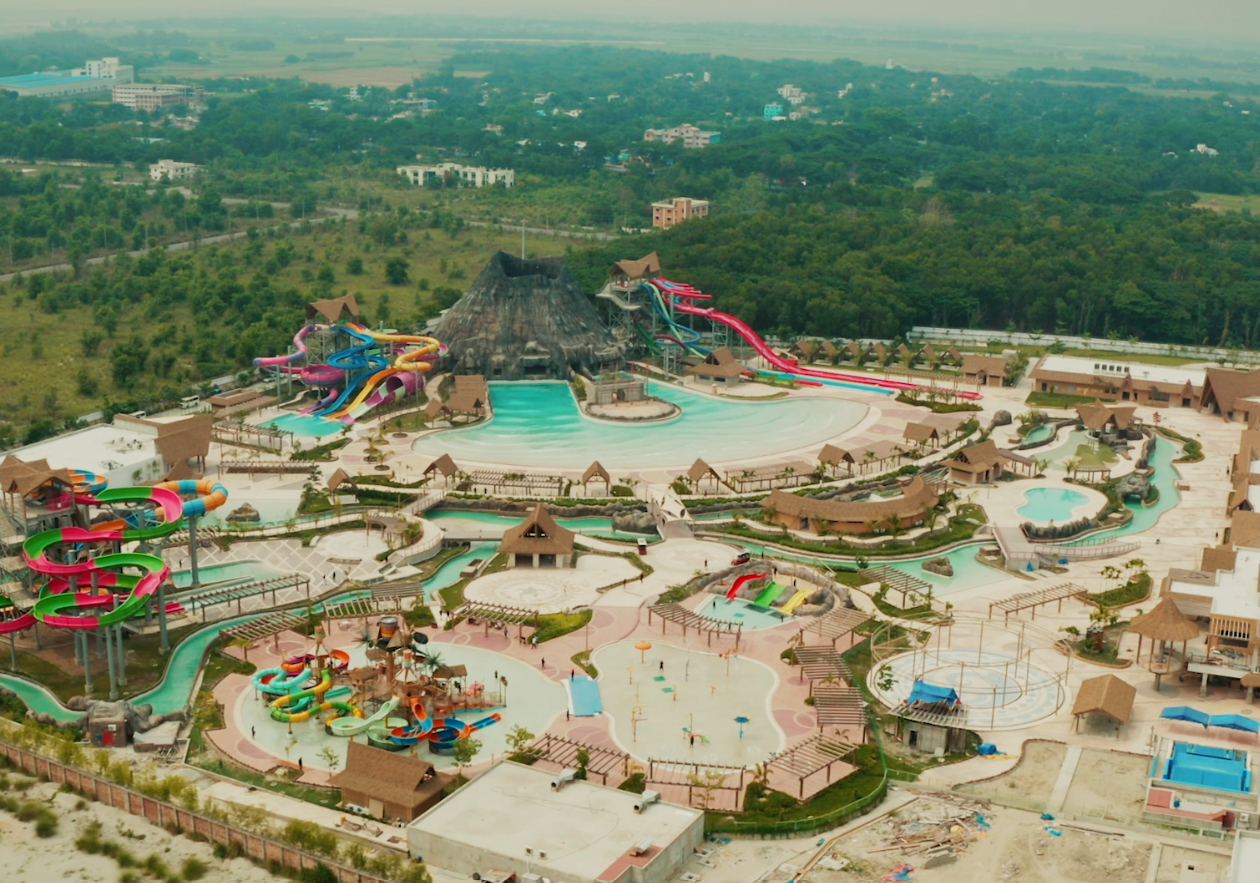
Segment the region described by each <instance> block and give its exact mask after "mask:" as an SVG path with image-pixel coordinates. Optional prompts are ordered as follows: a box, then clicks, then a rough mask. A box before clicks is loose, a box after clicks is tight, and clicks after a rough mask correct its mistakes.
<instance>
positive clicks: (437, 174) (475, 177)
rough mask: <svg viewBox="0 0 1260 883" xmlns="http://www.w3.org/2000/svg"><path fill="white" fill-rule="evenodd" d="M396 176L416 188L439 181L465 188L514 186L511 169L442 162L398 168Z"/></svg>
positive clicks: (514, 179) (513, 176)
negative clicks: (400, 176)
mask: <svg viewBox="0 0 1260 883" xmlns="http://www.w3.org/2000/svg"><path fill="white" fill-rule="evenodd" d="M398 174H400V175H403V176H405V177H406V178H407V180H408V181H410V182H411V183H412V184H415V185H416V186H417V187H424V186H426V185H428V183H429V182H430V181H434V180H438V179H441V180H442V181H443V182H446V183H450V182H451V181H452V180H454V181H456V182H458V183H459V184H461V185H463V186H465V187H494V186H496V185H500V184H501V185H502V186H503V187H505V188H510V187H515V186H516V172H515V171H513V170H512V169H487V168H485V167H484V166H465V165H460V164H459V163H453V162H444V163H438V164H437V165H432V166H420V165H416V166H399V167H398Z"/></svg>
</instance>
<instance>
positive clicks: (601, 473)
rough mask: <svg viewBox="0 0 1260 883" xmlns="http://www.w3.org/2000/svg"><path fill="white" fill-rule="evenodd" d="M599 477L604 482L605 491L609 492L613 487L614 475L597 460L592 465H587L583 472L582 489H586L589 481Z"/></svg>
mask: <svg viewBox="0 0 1260 883" xmlns="http://www.w3.org/2000/svg"><path fill="white" fill-rule="evenodd" d="M596 479H598V480H599V481H602V482H603V483H604V493H605V494H607V493H608V492H609V490H610V488H611V487H612V476H611V475H609V474H608V470H607V469H605V468H604V467H603V466H601V465H600V463H599V461H598V460H596V461H595V462H594V463H592V464H591V465H590V466H587V467H586V471H585V472H583V473H582V489H583V490H585V489H586V485H587V484H588V483H589V482H592V481H595V480H596Z"/></svg>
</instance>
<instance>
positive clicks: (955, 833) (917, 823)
mask: <svg viewBox="0 0 1260 883" xmlns="http://www.w3.org/2000/svg"><path fill="white" fill-rule="evenodd" d="M992 821H993V815H992V813H991V811H990V809H989V805H988V804H986V803H983V802H981V801H977V800H969V799H967V798H964V797H961V796H957V795H952V794H942V795H938V796H937V797H936V799H934V800H916V801H914V802H912V803H909V804H907V805H906V806H905V807H903V808H902V809H901V810H900V811H898V812H894V813H891V814H890V815H889V816H888V818H887V819H885V820H884V821H883V822H881V823H880V824H879V825H878V826H877V827H876V828H875V832H874V833H876V835H877V836H880V837H881V838H882V839H883V840H884V842H885V843H886V844H888V845H887V846H883V847H880V848H878V849H872V850H869V852H872V853H878V852H896V853H899V854H900V855H903V856H917V857H918V860H917V861H916V862H915V864H916V865H917V866H918V867H920V868H931V867H935V866H937V865H942V864H947V863H949V862H952V861H954V859H955V858H957V856H958V853H960V852H962V851H963V850H965V849H966V848H967V847H968V846H969V845H970V844H971V843H973V842H975V841H976V840H982V839H984V838H985V837H987V836H988V833H989V825H990V824H991V823H992Z"/></svg>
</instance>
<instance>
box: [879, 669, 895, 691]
mask: <svg viewBox="0 0 1260 883" xmlns="http://www.w3.org/2000/svg"><path fill="white" fill-rule="evenodd" d="M896 683H897V673H896V672H895V671H893V667H892V666H891V665H889V664H888V663H884V664H883V665H881V666H880V667H879V671H877V672H876V674H875V685H876V686H877V687H879V689H880V690H881V691H882V692H885V693H887V692H888V691H889V690H891V689H892V688H893V686H894V685H895V684H896Z"/></svg>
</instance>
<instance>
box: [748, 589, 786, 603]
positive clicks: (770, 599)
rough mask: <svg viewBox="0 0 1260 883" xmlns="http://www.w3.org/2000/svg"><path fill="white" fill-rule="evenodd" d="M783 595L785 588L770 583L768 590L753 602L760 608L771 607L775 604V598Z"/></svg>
mask: <svg viewBox="0 0 1260 883" xmlns="http://www.w3.org/2000/svg"><path fill="white" fill-rule="evenodd" d="M782 594H783V586H781V585H779V584H778V583H770V585H768V586H766V590H765V591H764V592H762V593H761V594H760V595H758V596H757V600H756V601H753V603H754V604H756V605H757V606H758V607H769V606H770V605H771V604H772V603H774V600H775V598H778V597H779V596H780V595H782Z"/></svg>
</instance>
